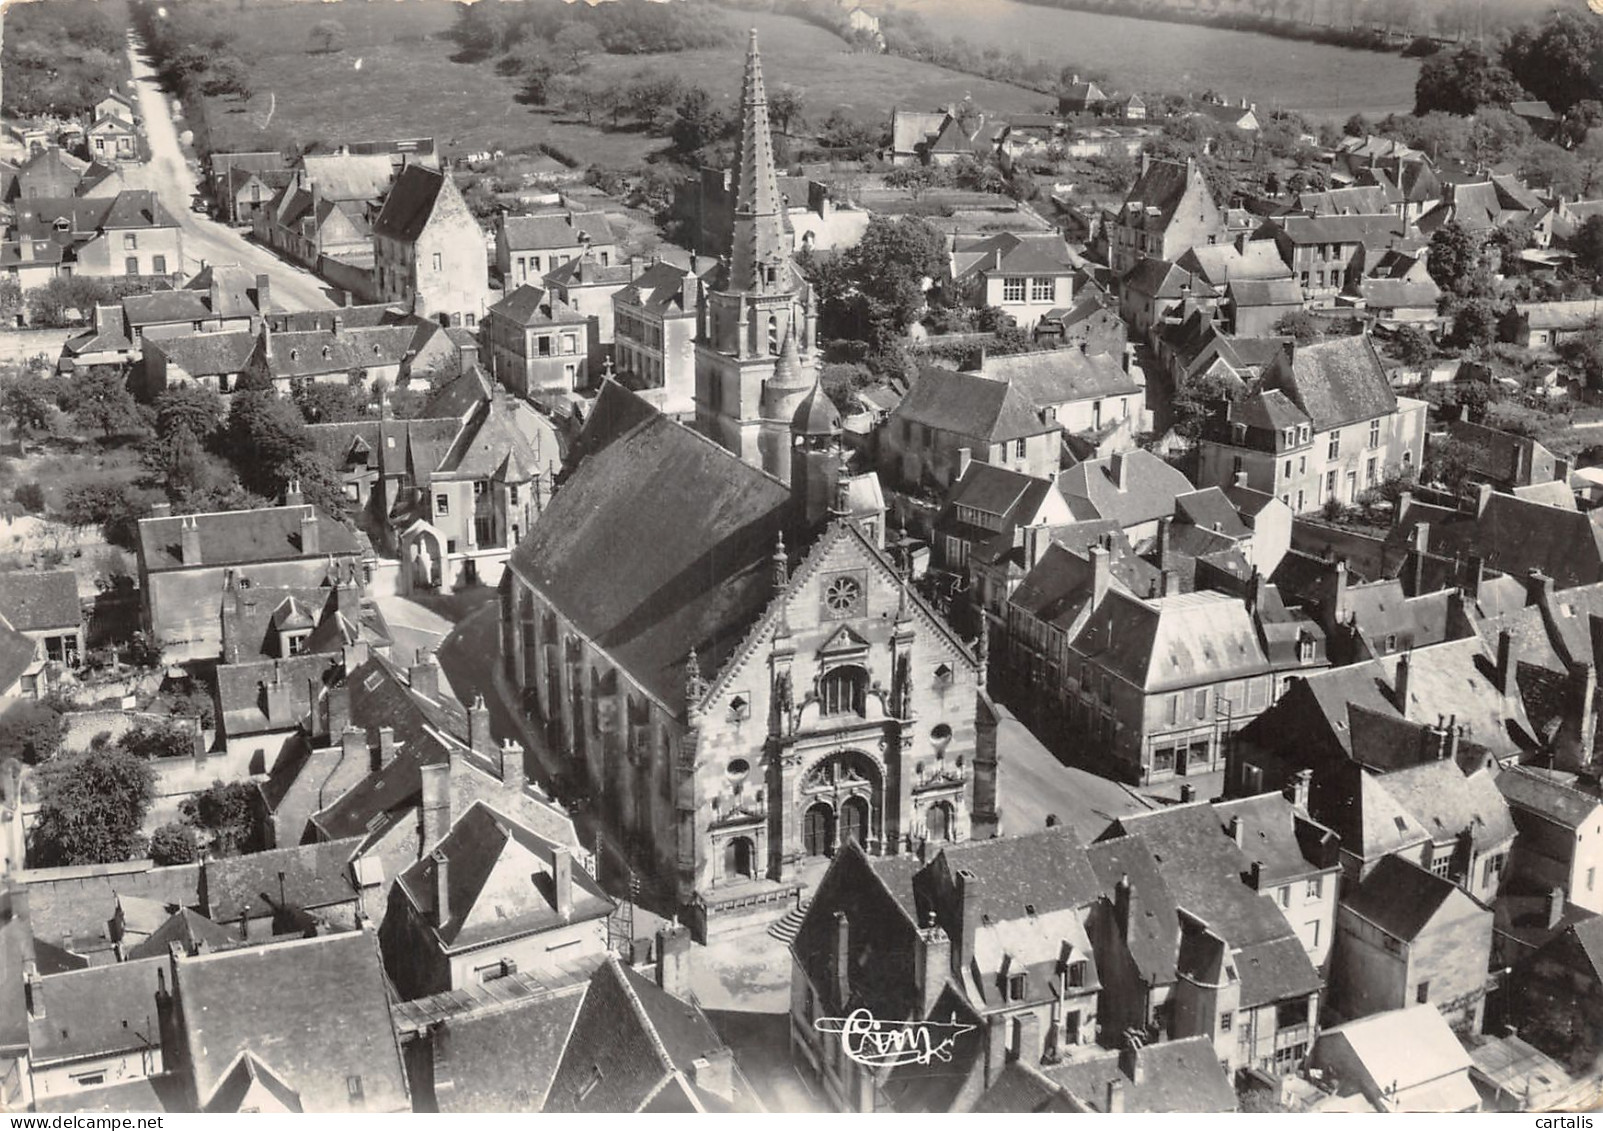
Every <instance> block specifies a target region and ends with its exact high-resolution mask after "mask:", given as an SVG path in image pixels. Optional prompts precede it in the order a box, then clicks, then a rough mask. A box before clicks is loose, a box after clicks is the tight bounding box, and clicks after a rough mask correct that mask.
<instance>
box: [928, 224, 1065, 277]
mask: <svg viewBox="0 0 1603 1131" xmlns="http://www.w3.org/2000/svg"><path fill="white" fill-rule="evenodd" d="M954 254H958V255H960V256H961V258H962V259H963V261H964V262H967V263H969V264H971V266H970V268H969V269H970V270H971V271H1001V272H1004V273H1006V274H1029V275H1062V274H1067V273H1068V272H1071V271H1073V270H1074V259H1073V257H1072V256H1071V255H1070V254H1069V247H1068V245H1067V244H1066V243H1064V242H1063V237H1062V236H1061V235H1059V234H1058V233H1056V232H1040V233H1037V232H1002V233H1000V234H999V235H994V236H988V237H986V238H984V239H981V240H977V241H974V242H961V243H960V244H959V245H958V246H957V247H956V248H954Z"/></svg>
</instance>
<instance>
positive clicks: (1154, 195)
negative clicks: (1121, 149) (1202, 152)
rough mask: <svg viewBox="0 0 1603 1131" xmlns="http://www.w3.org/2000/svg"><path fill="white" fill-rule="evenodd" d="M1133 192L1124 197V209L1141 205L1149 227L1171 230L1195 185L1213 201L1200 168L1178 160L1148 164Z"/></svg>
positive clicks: (1137, 180)
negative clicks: (1175, 218) (1180, 208)
mask: <svg viewBox="0 0 1603 1131" xmlns="http://www.w3.org/2000/svg"><path fill="white" fill-rule="evenodd" d="M1144 164H1145V166H1146V167H1145V168H1144V169H1143V170H1142V172H1141V175H1140V176H1139V177H1137V178H1136V180H1135V184H1133V185H1131V186H1130V191H1129V192H1127V193H1125V194H1124V207H1125V208H1126V209H1128V208H1129V206H1130V205H1132V204H1139V205H1141V207H1142V209H1143V217H1144V223H1145V226H1147V227H1159V228H1167V227H1168V226H1169V222H1170V221H1171V220H1173V219H1174V214H1175V212H1176V211H1178V210H1179V207H1180V203H1181V201H1182V200H1183V199H1184V198H1185V194H1186V190H1187V189H1188V188H1190V187H1192V185H1193V184H1195V185H1196V186H1197V187H1199V188H1200V189H1201V191H1202V193H1203V194H1204V195H1205V196H1207V197H1208V198H1209V199H1210V200H1211V199H1212V195H1213V194H1212V193H1210V192H1209V191H1208V187H1207V184H1206V183H1205V182H1204V181H1203V180H1202V176H1201V174H1200V173H1198V172H1197V169H1196V166H1195V165H1193V164H1191V163H1189V162H1187V163H1184V164H1182V163H1181V162H1178V161H1147V162H1145V163H1144Z"/></svg>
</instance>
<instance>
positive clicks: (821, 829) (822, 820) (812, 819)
mask: <svg viewBox="0 0 1603 1131" xmlns="http://www.w3.org/2000/svg"><path fill="white" fill-rule="evenodd" d="M802 850H803V851H804V852H806V853H807V855H809V856H830V855H833V854H834V852H835V810H834V808H833V807H831V805H830V804H829V802H827V801H815V802H814V803H813V804H811V805H809V806H808V807H807V812H806V814H805V815H804V817H803V818H802Z"/></svg>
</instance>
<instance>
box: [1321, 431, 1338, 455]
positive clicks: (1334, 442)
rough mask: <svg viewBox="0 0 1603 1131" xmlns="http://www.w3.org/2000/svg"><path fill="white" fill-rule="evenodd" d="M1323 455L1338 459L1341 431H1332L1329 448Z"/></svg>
mask: <svg viewBox="0 0 1603 1131" xmlns="http://www.w3.org/2000/svg"><path fill="white" fill-rule="evenodd" d="M1325 457H1326V458H1327V459H1340V458H1341V433H1340V432H1332V433H1331V434H1330V450H1329V451H1328V452H1326V453H1325Z"/></svg>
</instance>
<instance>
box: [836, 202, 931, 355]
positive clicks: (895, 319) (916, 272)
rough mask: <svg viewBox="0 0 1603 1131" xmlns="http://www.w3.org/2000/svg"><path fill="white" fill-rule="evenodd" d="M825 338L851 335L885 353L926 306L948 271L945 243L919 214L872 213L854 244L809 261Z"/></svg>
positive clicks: (872, 349) (876, 350)
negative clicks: (894, 216)
mask: <svg viewBox="0 0 1603 1131" xmlns="http://www.w3.org/2000/svg"><path fill="white" fill-rule="evenodd" d="M812 266H813V278H812V281H813V282H814V284H815V285H816V286H817V287H818V289H819V294H820V296H821V298H822V305H823V319H824V327H825V329H824V333H825V336H826V337H834V338H855V339H858V340H860V341H864V342H866V343H868V346H869V350H870V352H874V353H878V352H883V351H884V350H885V349H886V348H888V347H889V346H890V345H891V344H892V343H893V342H894V340H895V339H896V338H897V337H899V336H900V335H901V334H902V332H903V331H904V330H905V329H906V328H907V326H908V325H909V324H910V323H911V322H913V321H914V319H916V318H917V317H918V315H919V314H920V312H921V311H922V310H923V309H924V305H925V293H926V290H927V288H928V286H929V285H930V283H931V282H932V281H934V280H938V279H940V278H941V276H942V275H943V274H944V273H945V271H946V242H945V240H944V239H943V238H942V236H941V234H940V233H939V232H937V231H936V230H935V229H934V228H932V227H930V225H929V224H927V223H925V222H924V221H923V220H920V219H918V218H917V217H912V216H904V217H902V218H900V219H897V220H890V219H886V218H885V217H882V216H875V217H873V218H872V219H871V220H869V222H868V227H867V228H866V229H865V230H864V232H863V237H862V239H861V240H859V241H858V243H857V244H856V246H854V247H852V248H851V249H849V250H848V251H846V252H845V253H843V254H842V255H840V256H836V257H831V258H829V259H824V258H823V257H820V258H819V259H818V260H816V261H815V262H814V263H813V265H812Z"/></svg>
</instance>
